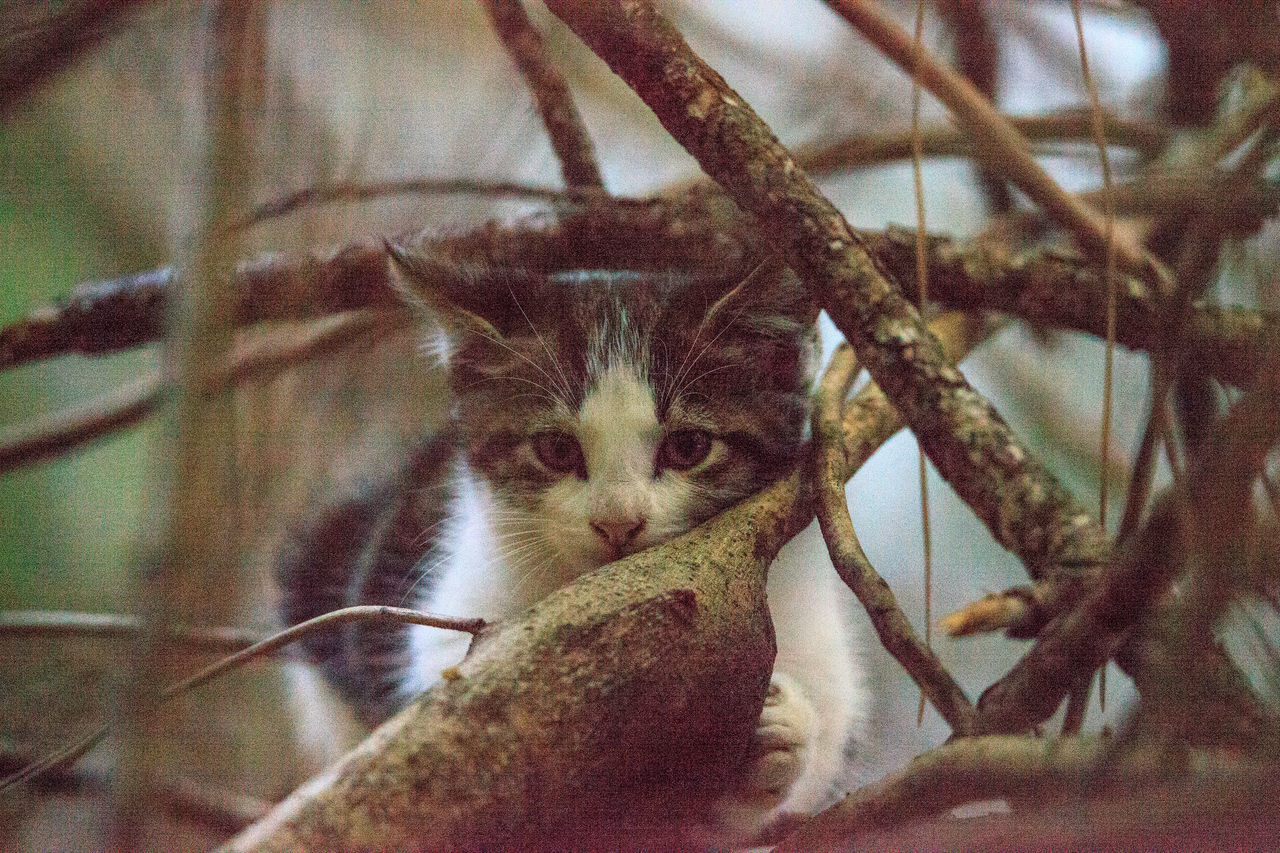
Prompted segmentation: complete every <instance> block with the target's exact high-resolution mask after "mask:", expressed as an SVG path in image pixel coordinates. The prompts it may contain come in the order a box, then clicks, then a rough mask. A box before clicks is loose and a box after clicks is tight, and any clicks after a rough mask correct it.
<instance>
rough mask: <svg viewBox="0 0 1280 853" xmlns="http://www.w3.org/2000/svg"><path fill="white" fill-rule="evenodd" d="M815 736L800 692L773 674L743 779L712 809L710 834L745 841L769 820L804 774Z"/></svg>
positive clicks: (785, 678)
mask: <svg viewBox="0 0 1280 853" xmlns="http://www.w3.org/2000/svg"><path fill="white" fill-rule="evenodd" d="M816 730H817V714H816V712H815V711H814V708H813V704H812V703H811V702H810V701H809V699H808V698H807V697H806V696H805V695H804V692H803V691H802V690H801V688H800V686H799V685H798V684H796V682H795V680H794V679H792V678H791V677H790V676H789V675H787V674H786V673H783V672H774V674H773V677H772V678H771V679H770V680H769V693H768V695H767V696H766V697H765V700H764V710H762V711H761V712H760V719H759V720H758V721H757V722H756V729H755V732H754V733H753V734H752V738H751V746H750V747H749V751H748V753H747V760H746V763H745V764H744V766H743V770H742V773H741V775H740V776H739V778H738V780H737V782H736V784H735V786H734V788H733V790H731V791H730V792H728V793H727V794H725V795H723V796H721V797H720V798H719V799H718V800H717V801H716V803H715V805H714V806H713V809H712V820H713V822H714V825H715V827H716V830H715V833H714V834H716V835H719V836H721V837H724V838H730V839H748V838H751V837H752V836H754V835H755V834H756V833H758V832H759V831H760V830H761V829H763V828H764V827H765V826H766V825H767V824H768V823H769V821H770V820H772V819H773V817H774V816H775V813H776V811H777V809H778V807H779V806H780V805H782V803H783V802H784V801H785V800H786V799H787V797H788V796H789V795H790V794H791V790H792V787H793V786H794V785H795V783H796V781H797V780H799V779H800V777H801V776H802V775H803V773H804V771H805V768H806V766H807V764H808V755H809V751H810V749H811V748H812V745H813V742H814V735H815V733H816Z"/></svg>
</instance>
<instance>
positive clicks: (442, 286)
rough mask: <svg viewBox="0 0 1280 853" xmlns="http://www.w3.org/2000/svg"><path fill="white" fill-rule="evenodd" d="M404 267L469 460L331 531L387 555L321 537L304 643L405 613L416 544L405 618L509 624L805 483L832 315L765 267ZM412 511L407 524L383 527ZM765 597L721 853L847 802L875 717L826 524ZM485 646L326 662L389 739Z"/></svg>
mask: <svg viewBox="0 0 1280 853" xmlns="http://www.w3.org/2000/svg"><path fill="white" fill-rule="evenodd" d="M393 255H394V257H395V266H396V267H398V274H399V275H400V276H401V278H402V283H403V286H404V287H405V289H406V290H407V291H408V292H409V294H410V295H411V296H413V297H414V298H416V299H418V300H420V301H421V302H423V303H425V304H426V305H428V306H429V307H430V308H431V309H432V310H433V312H434V314H435V316H436V317H437V318H438V319H439V322H440V324H441V329H442V331H441V335H440V337H439V339H438V340H437V341H436V348H437V351H438V353H439V354H440V356H441V357H442V358H443V359H444V361H445V362H446V363H447V365H448V369H449V377H450V383H451V387H452V390H453V394H454V397H455V401H456V409H455V411H454V413H453V420H452V424H453V426H452V431H451V432H450V433H447V434H446V435H447V436H452V438H449V437H446V438H439V437H438V438H437V439H436V440H435V441H433V442H429V443H428V444H427V445H425V446H424V447H423V448H422V449H420V450H419V452H418V453H417V454H415V455H414V457H413V459H412V460H411V461H410V463H409V466H408V468H407V469H406V471H405V472H404V473H402V474H401V475H400V476H399V477H398V478H396V480H395V482H393V483H391V484H384V485H383V486H382V488H381V491H380V492H379V494H380V495H381V497H380V498H378V497H377V496H376V495H375V499H373V500H369V499H363V500H356V501H351V502H348V503H347V504H343V505H340V506H339V507H338V509H337V510H335V511H334V513H333V519H337V520H340V521H341V522H342V524H343V525H345V526H340V529H342V530H345V531H346V535H347V536H348V537H351V536H352V534H353V533H354V538H356V539H359V538H362V537H364V536H366V535H369V536H372V537H373V538H374V539H375V540H377V542H378V543H379V544H378V545H376V546H375V547H374V548H373V549H372V550H371V553H369V554H364V555H361V554H359V553H358V551H359V548H358V547H356V546H355V545H354V544H352V543H351V542H350V541H338V540H336V539H335V538H334V537H333V536H332V535H329V536H328V538H326V535H325V534H324V533H323V531H324V530H326V529H329V530H332V529H334V528H332V526H331V527H329V528H326V527H325V525H324V524H323V523H322V524H321V525H319V526H318V527H317V530H318V531H321V532H319V533H313V535H311V536H310V537H308V539H307V540H304V545H303V547H302V548H301V549H300V551H299V552H298V554H295V555H294V557H293V558H292V559H291V560H290V561H289V562H288V563H287V565H286V572H285V575H286V577H285V588H286V601H285V615H286V617H287V618H288V619H289V620H290V621H291V622H292V621H298V620H300V619H302V618H307V617H308V616H310V615H315V614H316V613H319V612H323V611H325V610H328V609H331V608H332V607H336V606H340V605H341V604H344V603H348V601H347V599H349V598H352V597H356V598H359V599H361V600H363V601H366V602H375V601H376V602H378V603H391V604H403V603H406V602H405V601H404V600H403V599H404V598H405V595H404V593H402V592H398V591H397V587H403V586H404V579H405V575H406V572H407V571H408V566H409V562H410V560H411V557H409V556H406V555H409V554H412V553H413V549H412V548H410V547H407V546H406V543H412V542H413V541H414V537H415V535H416V534H415V531H418V532H420V531H421V530H422V529H423V527H424V526H426V525H431V524H432V523H433V522H434V523H435V525H436V526H435V527H434V535H433V536H432V537H430V543H429V551H428V553H427V554H426V556H425V557H424V558H423V560H422V561H421V563H420V566H419V568H418V569H417V572H416V573H417V575H419V576H420V578H421V582H420V583H419V584H418V587H417V589H416V590H415V591H414V594H413V595H412V596H410V598H409V602H408V603H412V604H414V605H415V606H418V607H420V608H421V609H423V610H426V611H429V612H433V613H442V614H448V615H457V616H481V617H484V618H485V619H490V620H493V619H500V618H505V617H509V616H512V615H514V614H517V613H519V612H520V611H522V610H524V609H525V608H527V607H528V606H530V605H531V604H533V603H534V602H536V601H538V600H539V599H540V598H542V597H544V596H545V595H547V594H548V593H549V592H551V591H553V590H555V589H557V588H558V587H560V586H562V585H564V584H566V583H568V582H570V581H572V580H573V579H574V578H575V577H577V576H578V575H580V574H582V573H584V572H587V571H590V570H592V569H595V568H597V567H599V566H601V565H603V564H605V563H607V562H610V561H612V560H615V559H618V558H620V557H623V556H626V555H628V554H632V553H634V552H636V551H639V550H641V549H643V548H646V547H648V546H650V545H653V544H655V543H658V542H663V541H665V540H667V539H670V538H672V537H674V536H678V535H680V534H681V533H684V532H685V531H687V530H689V529H691V528H693V527H694V526H696V525H698V524H699V523H701V522H703V521H705V520H706V519H708V518H710V517H711V516H713V515H715V514H716V513H718V512H720V511H721V510H723V509H725V508H727V507H728V506H730V505H732V504H734V503H736V502H737V501H739V500H741V499H742V498H745V497H747V496H748V495H751V494H753V493H755V492H756V491H758V490H760V489H761V488H763V487H764V486H766V485H768V484H769V483H770V482H772V481H774V480H776V479H778V478H779V477H782V476H784V475H785V474H787V473H788V472H789V471H790V470H791V469H792V468H793V467H794V466H795V465H796V464H797V463H798V462H799V456H800V451H801V447H802V441H803V437H804V431H805V425H806V423H807V417H808V412H809V389H810V383H811V381H812V376H813V367H814V362H815V360H816V357H817V334H816V330H815V320H816V311H815V310H814V308H813V307H812V306H811V304H810V302H809V301H808V299H807V297H806V295H805V293H804V291H803V288H802V287H801V285H800V284H799V282H798V281H797V280H796V279H795V277H794V276H793V275H792V274H791V273H790V272H789V271H786V270H785V269H781V268H779V267H777V266H775V265H772V264H769V265H765V266H763V267H761V268H760V269H758V270H757V271H756V272H755V273H753V274H752V275H751V276H749V277H748V278H747V279H746V280H743V281H741V282H731V281H730V282H726V281H714V280H709V279H705V278H696V277H689V276H685V275H680V274H674V273H663V274H658V273H642V272H616V271H611V272H599V271H578V272H568V273H558V274H552V275H535V274H532V273H523V272H518V271H501V272H498V273H495V272H493V271H484V272H477V271H470V270H466V269H459V268H457V267H454V266H451V265H448V264H445V263H442V262H440V261H438V260H433V259H429V258H426V257H422V256H418V255H414V254H411V253H408V252H404V251H399V250H395V249H393ZM451 441H456V450H457V453H456V459H455V460H454V462H453V464H454V469H455V470H454V476H453V479H452V486H451V492H452V494H451V496H450V497H449V499H448V503H447V511H441V510H440V509H439V507H441V506H442V505H443V504H442V502H441V500H440V496H439V495H438V494H436V493H430V492H428V493H424V492H422V491H419V490H418V489H419V487H420V484H422V483H424V482H425V481H427V480H429V479H430V478H431V477H433V476H436V475H437V474H438V473H439V472H440V470H441V469H442V467H443V466H444V465H446V464H447V461H448V459H449V456H450V453H449V447H448V445H449V444H450V442H451ZM437 479H439V478H438V477H437ZM375 491H377V490H375ZM397 494H399V495H401V496H402V499H400V500H399V503H398V504H397V506H396V508H395V509H394V510H385V509H384V510H383V512H382V515H381V517H380V516H379V514H378V513H377V512H375V511H373V510H372V509H370V507H374V506H376V505H378V504H379V502H381V504H383V505H385V504H388V503H395V500H394V499H393V497H394V495H397ZM388 496H392V497H388ZM432 507H435V509H434V511H433V510H432ZM331 520H332V519H331ZM378 528H382V529H383V531H384V532H382V533H381V534H380V535H375V534H376V532H377V530H378ZM307 543H309V544H307ZM353 565H354V566H355V567H356V568H357V569H359V570H360V571H359V572H357V578H358V580H357V581H356V582H355V585H354V588H356V589H357V594H356V595H355V596H351V595H349V594H348V591H349V590H351V589H352V588H353V584H352V581H351V580H350V579H349V577H348V575H349V574H350V570H351V567H352V566H353ZM325 590H328V594H325V592H324V591H325ZM767 592H768V599H769V606H770V612H771V615H772V618H773V622H774V625H775V632H776V636H777V644H778V655H777V660H776V662H775V669H774V674H773V679H772V682H771V686H770V694H769V697H768V699H767V701H766V704H765V708H764V711H763V713H762V715H761V718H760V721H759V724H758V726H757V730H756V734H755V741H754V746H753V750H752V754H751V755H750V756H748V758H747V761H746V762H745V764H744V769H743V772H742V776H741V780H740V782H739V784H738V785H737V787H736V788H735V790H733V791H730V792H728V793H726V794H725V795H724V796H723V797H722V798H721V799H720V801H719V802H718V803H717V804H716V806H715V808H714V813H713V814H712V815H711V816H710V817H709V826H708V837H711V838H716V839H719V840H726V841H727V840H734V839H738V840H740V839H745V838H748V837H750V836H751V835H753V834H755V833H756V832H757V831H758V830H760V829H761V828H762V827H764V826H765V825H767V824H768V823H769V822H770V821H771V820H772V819H774V818H775V817H777V816H778V815H780V814H782V813H784V812H810V811H813V810H816V809H818V808H820V807H822V806H823V805H825V804H826V803H827V802H828V801H829V800H830V799H831V798H832V795H833V794H834V793H837V792H838V791H837V789H838V788H839V787H840V786H841V785H842V784H843V783H844V782H845V780H846V774H847V768H848V764H849V762H848V761H847V759H846V749H847V748H848V747H849V746H851V745H852V744H853V743H854V742H855V741H856V740H857V737H858V736H859V735H860V734H861V726H862V721H863V718H864V716H865V713H866V709H867V706H868V704H869V703H868V698H867V695H866V689H865V687H864V686H863V683H862V671H861V664H860V662H859V661H858V660H857V659H856V658H855V655H854V651H853V644H852V641H851V639H850V636H849V631H850V628H849V625H848V620H847V616H848V613H847V610H846V607H847V596H845V594H844V590H843V587H842V586H841V585H840V582H839V580H838V578H837V576H836V574H835V572H834V570H833V569H832V567H831V565H830V562H829V561H828V559H827V557H826V553H825V548H824V547H823V546H822V543H821V535H820V533H817V532H816V526H813V525H811V527H810V529H809V530H807V531H805V532H804V533H802V534H801V535H800V536H799V537H797V539H796V540H794V541H793V542H792V543H790V544H788V545H787V547H786V548H784V549H783V551H782V553H781V554H779V556H778V558H777V560H776V561H775V562H774V564H773V566H772V567H771V569H770V572H769V581H768V587H767ZM469 639H470V638H469V637H467V636H466V635H461V634H451V633H448V632H443V631H438V630H432V629H428V628H420V627H413V628H404V629H395V630H393V631H392V632H391V633H388V631H387V629H385V628H383V629H377V630H374V629H370V628H359V627H355V628H353V629H352V630H351V633H350V634H349V635H348V636H347V637H345V638H341V637H340V638H337V639H336V640H335V639H334V638H332V637H330V638H329V639H320V638H317V640H316V641H315V642H313V644H312V646H311V647H310V649H309V650H310V651H311V652H312V654H313V656H314V657H316V658H317V659H318V660H321V661H324V662H327V664H328V669H329V674H330V676H331V678H332V680H333V681H334V682H335V683H337V684H338V685H339V686H340V687H341V688H343V690H344V692H346V693H347V695H348V696H349V697H354V698H355V700H356V702H357V705H358V706H359V707H360V708H361V709H362V710H363V712H364V715H363V716H364V719H363V722H364V723H366V724H372V723H375V722H377V721H378V720H379V719H380V718H382V717H384V716H385V715H386V714H387V713H389V712H390V711H392V710H394V709H395V708H396V707H398V706H399V705H401V704H403V703H404V702H406V701H408V700H409V699H410V698H411V697H412V696H414V695H416V694H417V693H419V692H421V691H422V690H425V689H427V688H428V687H430V686H431V685H432V684H433V683H434V682H435V681H436V680H437V679H438V678H439V677H440V673H441V671H442V670H444V669H446V668H447V667H449V666H452V665H454V664H456V663H458V661H459V660H461V658H462V656H463V654H464V653H465V651H466V648H467V644H468V642H469ZM296 681H297V683H296V685H295V688H296V690H295V693H296V699H297V700H298V703H299V704H300V705H306V706H309V707H314V703H315V702H316V701H317V689H318V688H317V685H316V683H315V681H314V680H313V679H310V678H308V677H307V676H305V675H304V674H298V677H297V679H296ZM349 728H350V729H351V732H349V733H348V736H353V735H354V734H355V730H356V727H355V726H349ZM330 731H331V729H330ZM313 733H314V729H313ZM326 757H327V756H326Z"/></svg>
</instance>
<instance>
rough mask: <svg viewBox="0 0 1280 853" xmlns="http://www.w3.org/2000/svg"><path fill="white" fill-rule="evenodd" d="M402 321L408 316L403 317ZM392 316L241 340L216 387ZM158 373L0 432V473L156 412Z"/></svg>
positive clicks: (298, 359) (269, 370)
mask: <svg viewBox="0 0 1280 853" xmlns="http://www.w3.org/2000/svg"><path fill="white" fill-rule="evenodd" d="M401 319H402V320H403V319H404V318H401ZM395 323H396V319H395V317H394V316H393V315H391V316H389V315H387V314H378V313H376V312H372V311H356V312H347V313H344V314H336V315H333V316H330V317H325V318H322V319H321V320H319V321H317V322H316V323H315V324H314V325H313V326H312V327H311V328H309V329H306V330H304V331H302V332H301V333H299V332H298V330H295V329H290V330H287V333H284V332H283V331H282V330H277V329H273V330H268V331H267V332H265V333H263V334H258V335H257V336H255V337H254V338H253V339H251V340H247V341H241V342H240V343H239V344H238V345H237V346H236V347H235V349H234V350H233V351H232V353H231V355H230V356H228V360H227V364H226V365H224V367H223V369H222V370H220V371H217V372H215V373H214V374H213V375H212V376H210V377H209V381H210V382H211V383H212V385H213V387H214V388H218V389H227V388H231V387H233V386H235V385H238V384H241V383H244V382H248V381H252V380H255V379H266V378H270V377H272V376H275V375H278V374H279V373H281V372H283V371H285V370H288V369H289V368H292V367H296V366H297V365H299V364H301V363H303V362H304V361H307V360H309V359H313V358H318V357H320V356H323V355H325V354H327V353H331V352H333V351H335V350H337V349H341V348H342V347H344V346H347V345H348V344H350V343H352V342H354V341H356V340H359V339H360V338H361V337H363V336H364V335H366V334H369V333H372V332H375V331H384V330H389V329H391V328H393V327H394V326H395ZM164 394H165V386H164V383H163V381H162V379H161V376H160V374H159V372H152V373H150V374H148V375H145V376H142V377H140V378H138V379H135V380H134V381H132V382H129V383H128V384H126V385H122V386H121V387H119V388H117V389H115V390H113V391H110V392H108V393H107V394H104V395H102V396H101V397H98V398H97V399H94V400H91V401H90V402H88V403H85V404H84V405H81V406H77V407H75V408H73V409H70V410H66V411H62V412H56V413H54V414H53V415H50V416H48V417H44V418H40V419H38V420H35V421H31V422H28V423H25V424H18V425H17V426H13V427H8V428H6V429H5V430H4V431H3V432H0V473H4V472H5V471H8V470H11V469H13V468H18V467H21V466H23V465H29V464H31V463H33V462H38V461H40V460H42V459H47V458H49V457H51V456H56V455H58V454H61V453H65V452H66V451H67V450H70V449H71V448H73V447H77V446H79V445H80V444H83V443H85V442H87V441H92V440H93V439H96V438H101V437H102V436H105V435H109V434H111V433H113V432H115V431H116V430H120V429H123V428H125V427H128V426H131V425H133V424H136V423H138V422H139V421H141V420H143V419H144V418H146V417H147V416H149V415H151V414H154V413H155V411H156V410H157V409H158V408H159V406H160V403H161V401H162V400H163V398H164Z"/></svg>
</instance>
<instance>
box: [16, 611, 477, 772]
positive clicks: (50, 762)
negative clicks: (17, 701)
mask: <svg viewBox="0 0 1280 853" xmlns="http://www.w3.org/2000/svg"><path fill="white" fill-rule="evenodd" d="M371 620H378V621H385V622H392V623H396V624H407V625H425V626H427V627H430V628H442V629H444V630H447V631H463V632H465V633H468V634H472V635H475V634H479V633H480V632H481V631H482V630H484V626H485V621H484V620H483V619H454V618H451V617H448V616H435V615H432V614H430V613H420V612H418V611H416V610H408V609H406V608H403V607H386V606H382V605H373V604H365V605H359V606H356V607H344V608H342V609H341V610H333V611H330V612H329V613H325V614H324V615H322V616H317V617H315V618H314V619H308V620H307V621H305V622H300V623H298V624H297V625H293V626H291V627H289V628H286V629H285V630H283V631H279V632H277V633H275V634H272V635H271V636H270V637H267V638H265V639H262V640H259V641H258V642H255V643H254V644H253V645H250V646H248V647H246V648H242V649H240V650H239V651H237V652H235V653H234V654H231V655H228V656H227V657H224V658H221V659H219V660H216V661H214V662H213V663H211V664H209V665H208V666H206V667H204V668H203V669H200V670H198V671H197V672H195V673H194V674H192V675H189V676H187V677H186V678H184V679H182V680H181V681H178V682H175V683H173V684H170V685H169V686H168V687H166V688H165V689H164V690H163V691H161V692H160V694H159V700H158V701H159V702H166V701H168V700H169V699H172V698H174V697H175V696H180V695H182V694H183V693H186V692H188V691H190V690H194V689H196V688H197V687H201V686H203V685H205V684H208V683H209V682H210V681H213V680H214V679H215V678H217V677H219V676H221V675H223V674H225V673H227V672H230V671H231V670H233V669H238V668H240V667H242V666H244V665H245V664H247V663H249V662H250V661H254V660H257V659H259V658H264V657H267V656H269V655H273V654H275V653H276V652H278V651H279V650H280V649H282V648H284V647H285V646H287V645H289V644H291V643H296V642H297V641H298V640H301V639H302V638H303V637H305V636H307V635H308V634H311V633H313V632H315V631H324V630H329V629H331V628H334V627H336V626H339V625H346V624H348V623H350V622H365V621H371ZM139 624H141V626H142V630H141V631H138V632H137V633H134V634H133V636H135V637H136V636H138V635H139V634H142V633H145V632H146V631H147V630H151V629H152V628H151V626H148V625H146V623H145V622H142V621H141V620H139ZM165 634H166V635H169V636H171V637H174V638H175V639H180V638H179V637H178V636H177V633H176V631H175V629H172V628H169V629H167V630H166V631H165ZM146 701H147V702H148V705H149V706H150V705H153V704H155V701H154V700H151V699H149V698H148V699H147V700H146ZM110 731H111V728H110V726H100V727H98V728H97V729H95V730H94V731H92V732H90V733H89V734H87V735H85V736H84V737H82V738H80V739H79V740H77V741H75V742H74V743H71V744H68V745H66V746H64V747H62V748H60V749H58V750H55V751H54V752H51V753H49V754H47V755H44V756H41V757H40V759H38V760H37V761H34V762H32V763H31V764H28V765H27V766H25V767H23V768H22V769H21V770H18V771H16V772H14V773H12V774H10V775H8V776H6V777H4V778H3V779H0V791H3V790H4V789H5V788H8V787H10V786H12V785H16V784H18V783H20V782H29V781H31V780H33V779H37V778H41V777H43V776H45V775H47V774H49V773H58V772H61V771H63V770H65V769H67V768H68V767H70V766H71V765H72V764H74V763H75V762H76V761H77V760H78V759H79V758H80V757H81V756H83V755H84V754H85V753H87V752H88V751H89V750H91V749H93V748H94V747H95V746H97V745H98V744H99V743H101V742H102V740H103V738H105V737H106V736H107V735H108V734H109V733H110Z"/></svg>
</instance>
